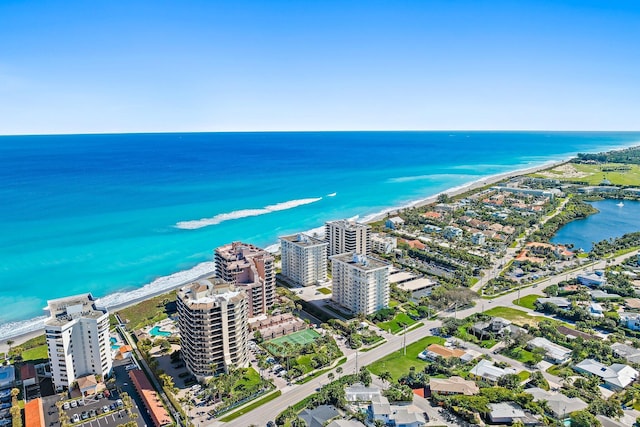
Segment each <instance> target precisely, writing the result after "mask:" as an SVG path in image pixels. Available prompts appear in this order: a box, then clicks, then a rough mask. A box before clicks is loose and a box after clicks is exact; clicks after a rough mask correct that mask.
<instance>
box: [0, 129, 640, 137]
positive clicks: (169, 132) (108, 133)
mask: <svg viewBox="0 0 640 427" xmlns="http://www.w3.org/2000/svg"><path fill="white" fill-rule="evenodd" d="M363 132H371V133H395V132H398V133H402V132H409V133H411V132H420V133H447V132H452V133H464V132H468V133H485V132H486V133H529V134H532V133H603V134H604V133H638V132H640V129H611V130H602V129H325V130H317V129H304V130H286V129H282V130H280V129H265V130H200V131H193V130H185V131H180V130H167V131H126V132H112V131H95V132H51V133H47V132H42V133H7V134H0V138H3V137H20V136H24V137H37V136H100V135H105V136H117V135H181V134H182V135H192V134H193V135H195V134H256V133H287V134H288V133H363Z"/></svg>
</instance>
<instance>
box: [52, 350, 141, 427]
mask: <svg viewBox="0 0 640 427" xmlns="http://www.w3.org/2000/svg"><path fill="white" fill-rule="evenodd" d="M126 364H127V362H123V361H117V362H115V363H114V373H115V375H116V389H115V390H113V391H112V392H110V393H109V395H108V396H107V395H103V396H102V397H99V398H95V397H93V396H90V397H86V398H85V399H84V402H83V403H81V404H79V405H78V404H77V403H76V405H77V406H76V407H71V404H70V405H69V409H63V410H64V411H65V412H66V413H67V415H68V416H69V419H70V422H71V425H73V426H74V427H75V426H77V427H116V426H118V425H120V424H124V423H127V422H129V421H135V422H136V424H138V426H140V427H146V426H151V425H153V423H152V421H151V419H150V417H149V415H148V414H147V412H146V410H145V409H144V406H143V404H142V401H141V400H140V397H139V396H138V394H137V393H136V391H135V388H134V387H133V385H132V384H131V383H130V382H129V376H128V375H127V372H126V370H125V365H126ZM121 391H123V392H126V393H127V394H129V396H131V399H132V402H133V408H132V411H133V412H134V413H135V414H136V415H137V418H135V420H134V419H131V418H130V417H129V416H128V415H127V411H125V410H124V409H123V408H119V407H118V406H117V401H118V399H119V398H120V394H119V393H120V392H121ZM60 400H63V399H61V396H60V395H59V394H58V395H53V396H47V397H44V398H43V406H44V417H45V425H46V426H48V427H53V426H56V425H58V426H59V425H60V424H59V420H58V408H57V407H56V402H58V401H60ZM64 401H68V400H66V399H64ZM68 402H69V403H70V402H71V401H68ZM76 402H78V401H77V400H76ZM105 406H106V407H107V411H106V413H105V411H104V409H105ZM112 408H113V409H112ZM92 411H95V415H94V416H93V413H92ZM83 412H87V416H86V419H84V420H83V419H82V413H83ZM74 415H77V416H78V418H79V421H78V422H74Z"/></svg>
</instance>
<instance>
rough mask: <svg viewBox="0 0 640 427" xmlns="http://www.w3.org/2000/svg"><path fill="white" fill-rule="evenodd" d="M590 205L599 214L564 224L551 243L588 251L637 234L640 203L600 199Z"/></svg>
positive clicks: (639, 227)
mask: <svg viewBox="0 0 640 427" xmlns="http://www.w3.org/2000/svg"><path fill="white" fill-rule="evenodd" d="M591 204H592V205H593V207H595V208H596V209H598V211H600V212H599V213H596V214H593V215H590V216H589V217H588V218H586V219H581V220H577V221H573V222H570V223H569V224H567V225H565V226H564V227H562V228H561V229H560V230H559V231H558V233H557V234H556V236H555V237H554V238H553V239H552V240H551V242H552V243H565V244H569V243H572V244H573V245H574V247H575V248H576V249H577V248H582V249H583V250H585V251H587V252H588V251H590V250H591V248H592V246H593V243H595V242H599V241H600V240H604V239H610V238H615V237H620V236H622V235H624V234H626V233H632V232H634V231H640V201H632V200H602V201H599V202H592V203H591Z"/></svg>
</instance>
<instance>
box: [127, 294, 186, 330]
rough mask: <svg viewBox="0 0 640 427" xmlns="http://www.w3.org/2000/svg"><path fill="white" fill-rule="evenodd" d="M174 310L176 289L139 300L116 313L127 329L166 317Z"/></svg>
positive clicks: (138, 327)
mask: <svg viewBox="0 0 640 427" xmlns="http://www.w3.org/2000/svg"><path fill="white" fill-rule="evenodd" d="M175 311H176V291H172V292H169V293H166V294H162V295H158V296H157V297H153V298H149V299H147V300H144V301H141V302H139V303H138V304H136V305H132V306H131V307H127V308H123V309H122V310H120V311H118V312H117V313H118V314H119V315H120V318H121V319H122V321H123V322H127V328H128V329H129V330H135V329H140V328H143V327H145V326H150V325H153V324H154V323H156V322H159V321H160V320H163V319H166V318H167V317H168V316H169V314H172V313H174V312H175Z"/></svg>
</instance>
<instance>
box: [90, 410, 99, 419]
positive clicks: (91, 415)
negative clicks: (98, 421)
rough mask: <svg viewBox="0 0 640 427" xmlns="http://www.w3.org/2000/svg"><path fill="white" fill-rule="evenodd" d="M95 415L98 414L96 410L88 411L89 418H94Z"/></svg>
mask: <svg viewBox="0 0 640 427" xmlns="http://www.w3.org/2000/svg"><path fill="white" fill-rule="evenodd" d="M96 415H98V413H97V412H96V410H95V409H92V410H90V411H89V416H90V417H91V418H93V417H95V416H96Z"/></svg>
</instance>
